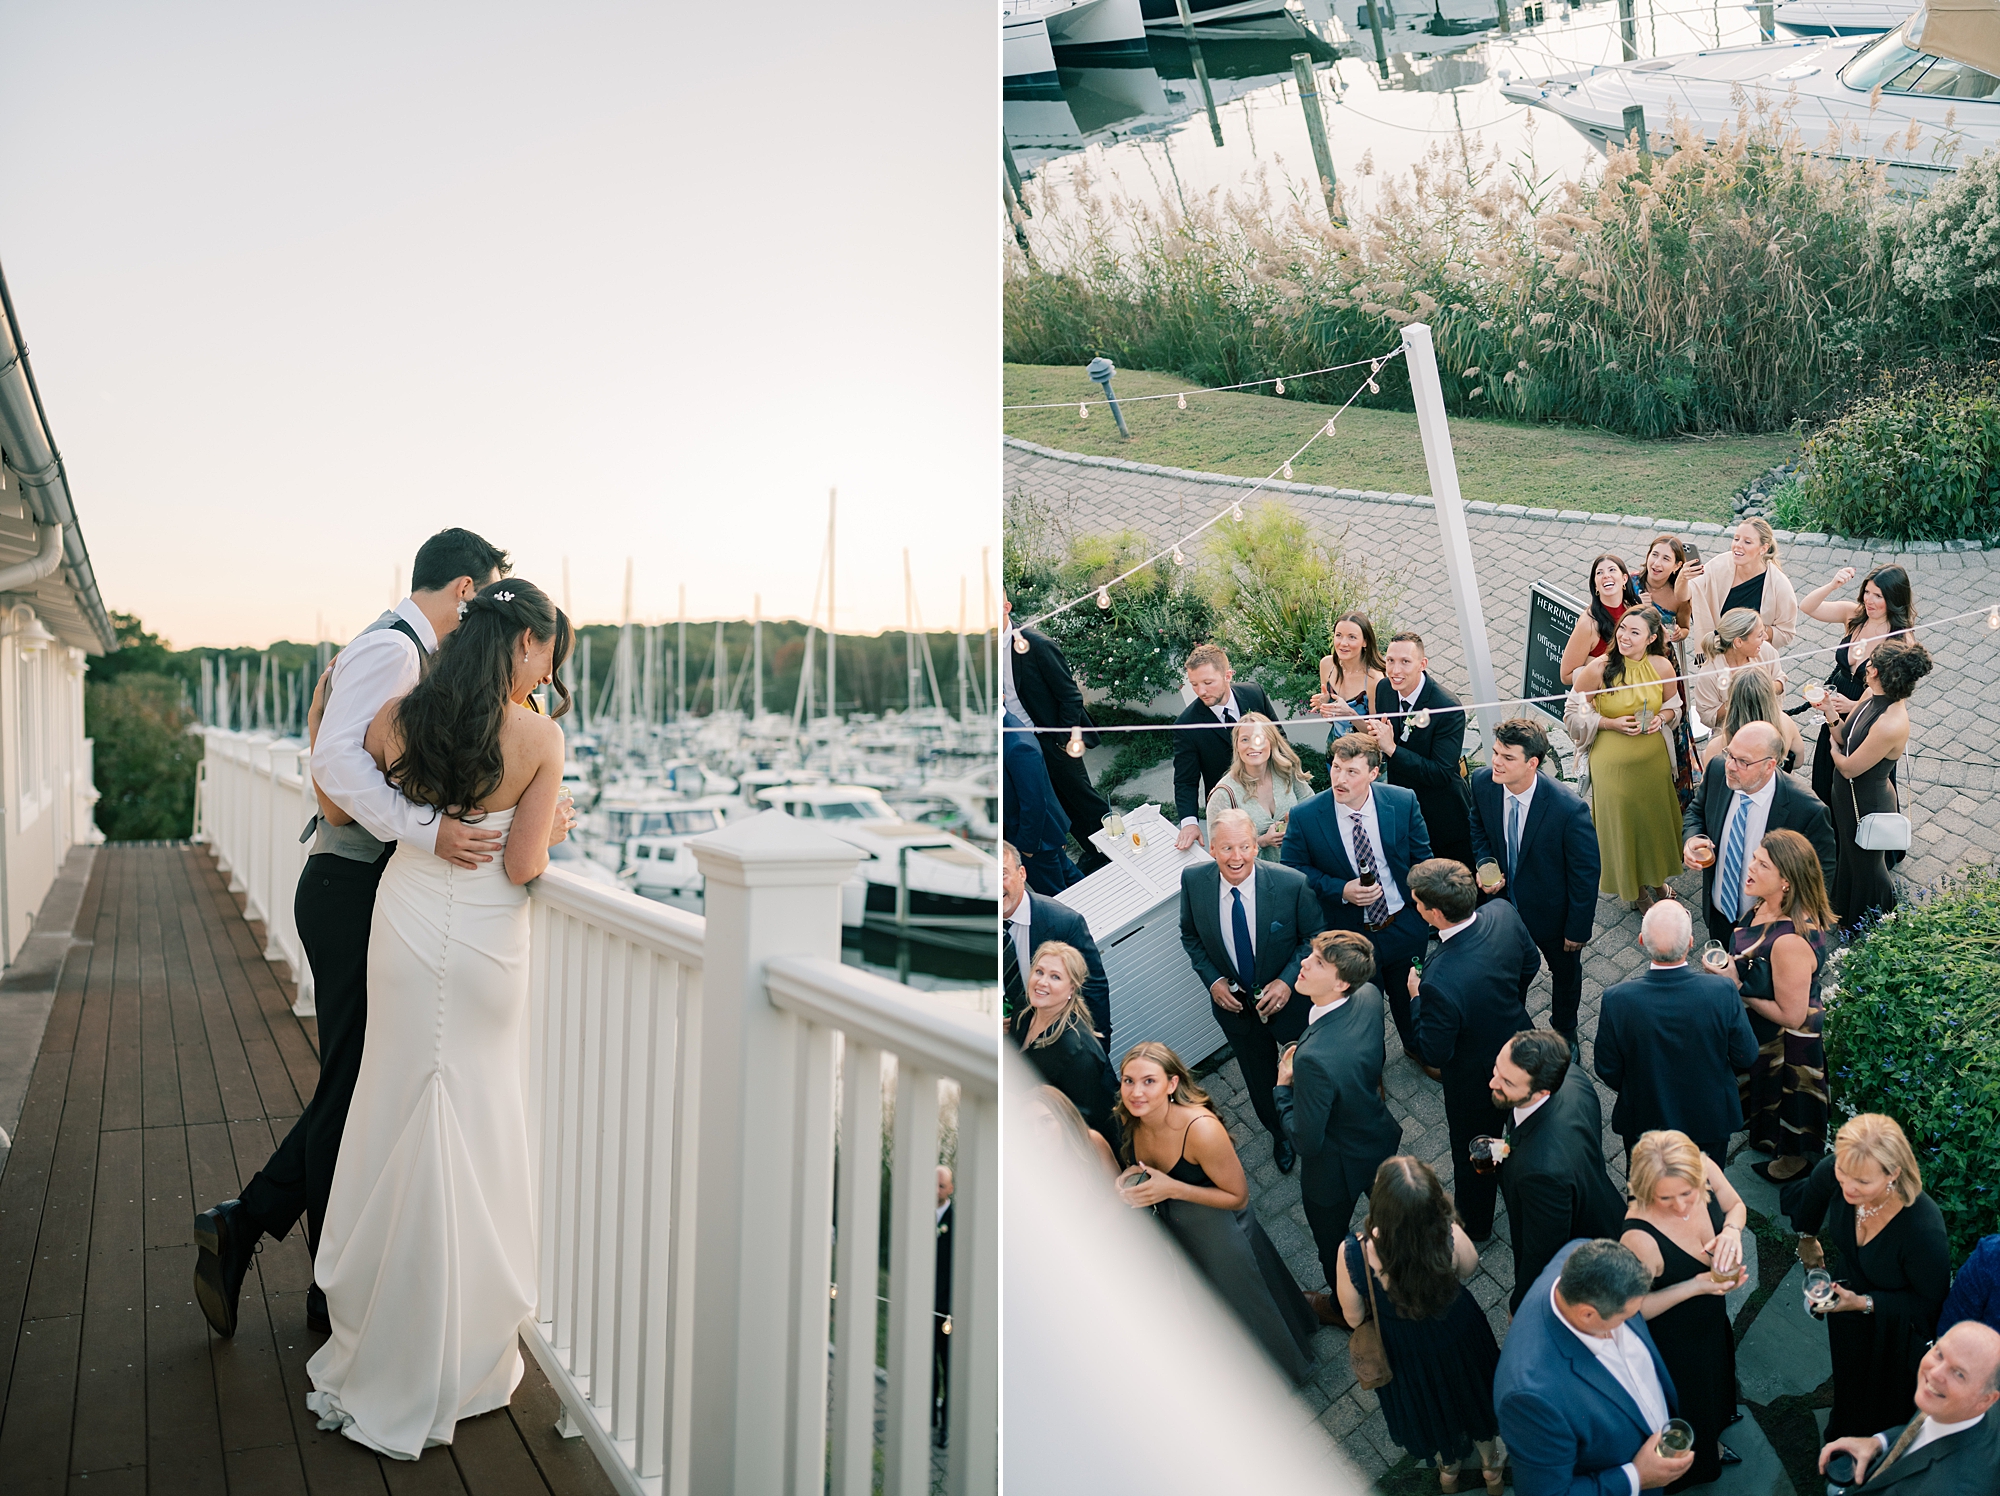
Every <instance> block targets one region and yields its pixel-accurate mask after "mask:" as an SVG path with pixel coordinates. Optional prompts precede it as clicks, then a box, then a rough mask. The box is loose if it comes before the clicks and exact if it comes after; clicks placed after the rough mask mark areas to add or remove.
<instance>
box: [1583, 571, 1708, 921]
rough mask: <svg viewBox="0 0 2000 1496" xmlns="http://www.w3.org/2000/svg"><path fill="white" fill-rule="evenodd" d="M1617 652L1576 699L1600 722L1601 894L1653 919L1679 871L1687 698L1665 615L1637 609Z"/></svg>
mask: <svg viewBox="0 0 2000 1496" xmlns="http://www.w3.org/2000/svg"><path fill="white" fill-rule="evenodd" d="M1613 645H1614V647H1613V648H1611V649H1609V650H1607V651H1606V652H1605V653H1604V654H1603V655H1601V656H1599V657H1598V658H1597V659H1594V660H1592V661H1591V662H1590V663H1589V664H1587V665H1585V666H1584V667H1583V668H1582V669H1581V670H1579V671H1577V673H1576V689H1577V690H1578V691H1580V692H1581V693H1583V696H1584V699H1585V700H1586V701H1587V702H1588V703H1589V706H1590V709H1591V710H1592V711H1593V712H1595V713H1596V714H1597V715H1598V716H1599V718H1600V719H1601V720H1600V722H1599V723H1598V728H1597V735H1596V737H1595V739H1594V740H1593V741H1592V743H1591V749H1590V811H1591V817H1592V819H1594V820H1595V821H1596V822H1597V849H1598V854H1599V857H1600V859H1601V860H1602V863H1603V867H1604V879H1603V882H1602V884H1601V885H1600V886H1601V887H1602V889H1603V891H1604V892H1605V893H1615V894H1617V895H1618V897H1619V898H1621V899H1623V900H1625V902H1626V903H1627V904H1632V903H1634V902H1635V901H1636V902H1637V904H1638V907H1639V909H1640V910H1641V911H1642V912H1643V911H1644V910H1647V909H1650V908H1652V907H1653V905H1654V904H1656V903H1658V902H1659V901H1660V900H1661V899H1670V898H1672V897H1673V890H1672V889H1670V888H1669V887H1667V879H1669V878H1671V877H1672V876H1673V875H1674V874H1675V873H1677V872H1679V871H1680V870H1681V866H1682V863H1681V807H1680V799H1679V797H1678V796H1676V795H1675V793H1674V770H1673V759H1672V757H1671V755H1670V754H1669V753H1668V751H1667V743H1668V739H1669V736H1670V735H1671V734H1672V732H1673V729H1674V724H1675V723H1676V722H1678V721H1679V720H1680V714H1681V696H1680V688H1679V686H1678V685H1677V684H1676V682H1675V681H1674V679H1673V676H1674V667H1673V661H1672V659H1671V657H1669V656H1668V654H1667V641H1666V634H1665V630H1664V626H1663V624H1662V623H1661V621H1660V615H1659V613H1658V612H1657V611H1656V610H1654V609H1652V608H1632V609H1629V610H1628V611H1627V612H1626V614H1625V616H1624V617H1622V618H1620V619H1619V620H1618V632H1617V634H1616V636H1615V638H1614V641H1613Z"/></svg>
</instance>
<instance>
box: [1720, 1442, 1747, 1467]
mask: <svg viewBox="0 0 2000 1496" xmlns="http://www.w3.org/2000/svg"><path fill="white" fill-rule="evenodd" d="M1719 1447H1720V1449H1721V1450H1722V1463H1723V1464H1725V1465H1740V1464H1742V1463H1743V1456H1742V1455H1740V1454H1738V1453H1737V1452H1736V1451H1735V1450H1733V1449H1731V1448H1730V1447H1729V1446H1728V1445H1727V1444H1724V1445H1721V1446H1719Z"/></svg>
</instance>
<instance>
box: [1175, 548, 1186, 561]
mask: <svg viewBox="0 0 2000 1496" xmlns="http://www.w3.org/2000/svg"><path fill="white" fill-rule="evenodd" d="M1174 565H1176V566H1185V565H1187V556H1186V555H1185V554H1184V553H1183V552H1182V551H1181V548H1180V547H1179V546H1175V547H1174Z"/></svg>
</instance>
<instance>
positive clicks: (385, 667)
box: [312, 597, 438, 854]
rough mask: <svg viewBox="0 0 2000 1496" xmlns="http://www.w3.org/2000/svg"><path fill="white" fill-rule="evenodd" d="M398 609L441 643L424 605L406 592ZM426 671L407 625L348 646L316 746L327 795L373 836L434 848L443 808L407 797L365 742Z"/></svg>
mask: <svg viewBox="0 0 2000 1496" xmlns="http://www.w3.org/2000/svg"><path fill="white" fill-rule="evenodd" d="M395 613H396V616H397V617H399V618H401V619H403V620H404V621H405V622H406V623H408V624H409V625H410V627H411V628H413V629H415V630H416V631H417V637H418V638H420V639H422V640H423V641H424V647H425V648H426V649H432V650H435V649H436V648H437V642H438V641H437V631H436V630H435V629H433V628H432V627H431V621H430V620H429V619H428V618H426V617H424V614H423V610H422V609H421V608H419V607H418V606H417V605H416V603H414V602H413V601H411V600H410V599H409V598H407V597H406V598H404V599H403V600H402V601H401V602H399V603H397V604H396V607H395ZM422 670H423V657H422V656H421V655H419V654H418V653H417V646H416V645H414V644H412V643H411V642H410V640H409V636H408V635H406V634H404V633H403V632H402V631H401V630H400V629H390V628H383V629H376V630H375V631H374V632H372V633H365V634H362V635H360V636H359V637H358V638H356V639H355V640H354V642H353V643H352V644H349V645H348V646H347V648H345V649H343V650H342V651H341V652H340V655H339V657H338V658H337V659H336V660H335V661H334V662H333V680H332V681H331V682H330V683H329V685H328V696H327V703H326V714H325V715H324V716H323V717H321V719H320V724H319V739H318V741H317V742H316V743H315V744H314V745H313V754H312V773H313V782H314V783H316V784H317V785H318V786H319V787H320V788H321V789H322V790H324V791H325V792H326V795H327V798H328V799H330V800H331V801H333V803H334V804H335V805H338V806H339V807H340V808H341V809H342V810H344V811H346V812H347V813H348V814H349V815H351V816H353V817H354V819H355V820H356V821H357V822H359V823H360V825H361V826H362V828H363V829H364V830H366V831H367V832H368V834H369V835H371V836H373V837H376V838H377V839H378V840H381V841H385V842H411V843H413V844H415V845H416V846H419V847H422V848H423V849H424V850H425V851H426V852H430V853H433V854H434V853H436V851H437V832H438V828H437V823H438V815H437V812H436V811H435V810H433V809H431V807H429V806H428V805H418V804H416V803H415V802H413V801H411V800H407V799H405V798H404V797H403V793H402V791H401V790H398V789H395V788H394V787H392V786H391V785H390V783H389V781H388V780H387V779H385V778H383V776H382V770H381V769H380V768H379V767H378V766H377V765H376V762H375V759H374V757H373V756H372V755H371V754H370V753H369V752H368V750H367V749H366V748H365V747H363V746H362V740H363V739H364V738H365V737H367V735H368V724H369V723H371V722H373V721H374V720H375V714H376V713H377V712H379V711H381V710H382V705H383V703H384V702H386V701H389V700H391V699H393V698H395V697H397V696H401V695H403V694H405V693H406V692H407V691H408V690H409V689H410V687H412V686H414V685H415V684H416V683H417V677H418V676H419V675H420V674H421V673H422Z"/></svg>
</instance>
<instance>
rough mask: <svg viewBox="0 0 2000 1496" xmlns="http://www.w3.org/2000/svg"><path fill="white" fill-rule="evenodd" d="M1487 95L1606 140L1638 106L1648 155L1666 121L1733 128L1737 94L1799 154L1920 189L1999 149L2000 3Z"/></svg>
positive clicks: (1951, 5) (1519, 85) (1661, 142)
mask: <svg viewBox="0 0 2000 1496" xmlns="http://www.w3.org/2000/svg"><path fill="white" fill-rule="evenodd" d="M1500 92H1501V93H1502V94H1503V95H1504V96H1505V97H1506V98H1509V99H1512V100H1513V101H1515V102H1516V103H1521V104H1532V105H1535V106H1537V107H1538V108H1542V109H1546V110H1548V111H1549V112H1550V113H1551V114H1554V115H1556V116H1557V117H1559V118H1561V119H1563V120H1566V121H1567V122H1568V123H1569V124H1571V125H1572V126H1574V127H1575V128H1576V129H1577V130H1578V131H1579V132H1581V133H1582V134H1583V136H1584V137H1585V138H1586V139H1588V140H1591V141H1593V142H1595V143H1596V144H1598V145H1600V146H1604V147H1606V148H1609V147H1611V146H1613V145H1615V144H1620V143H1622V142H1623V141H1624V139H1625V124H1624V114H1625V110H1626V109H1627V108H1628V107H1629V106H1631V105H1634V104H1637V105H1640V106H1642V107H1643V108H1644V109H1645V111H1646V126H1647V129H1648V131H1649V133H1651V135H1652V136H1653V141H1654V148H1655V149H1656V150H1657V149H1662V148H1665V147H1667V146H1669V145H1670V143H1671V142H1670V140H1669V138H1668V135H1667V132H1668V130H1669V128H1670V125H1671V122H1672V121H1673V120H1674V119H1677V118H1678V119H1684V120H1687V121H1688V122H1689V123H1691V124H1692V125H1693V126H1694V128H1695V129H1696V130H1697V131H1698V132H1699V133H1700V134H1701V136H1702V137H1703V139H1705V140H1707V141H1709V142H1711V143H1713V142H1714V141H1715V140H1716V139H1717V138H1718V136H1719V135H1720V134H1721V133H1722V132H1723V131H1724V130H1727V129H1732V128H1734V127H1735V125H1736V122H1737V119H1738V116H1739V113H1740V105H1739V103H1738V99H1739V97H1740V95H1741V94H1748V95H1750V96H1751V97H1752V98H1753V99H1758V98H1761V99H1763V100H1767V101H1768V102H1769V103H1770V104H1771V105H1773V106H1781V107H1783V108H1785V109H1786V110H1788V111H1789V114H1790V118H1791V120H1792V123H1793V124H1795V125H1796V126H1797V128H1798V130H1799V133H1800V136H1801V137H1802V139H1803V140H1804V141H1805V144H1806V146H1807V147H1808V148H1809V149H1811V150H1815V151H1818V152H1821V153H1823V154H1825V155H1826V156H1828V157H1829V158H1831V159H1834V160H1838V161H1858V162H1881V163H1884V164H1885V165H1886V166H1887V168H1888V173H1889V179H1890V181H1891V182H1892V183H1894V184H1895V185H1896V186H1898V187H1901V188H1903V189H1905V190H1911V191H1917V192H1922V191H1927V190H1928V189H1929V188H1930V187H1931V186H1933V185H1934V184H1936V183H1937V182H1938V181H1940V180H1942V179H1943V178H1944V177H1946V176H1948V175H1950V174H1952V173H1954V172H1956V171H1957V170H1958V169H1959V167H1960V166H1962V165H1963V164H1964V163H1965V162H1966V161H1968V160H1971V159H1972V158H1973V157H1975V156H1979V155H1982V154H1984V153H1985V152H1986V151H1988V150H1991V149H1992V148H1993V147H1994V146H1995V145H2000V3H1996V0H1931V3H1930V4H1928V5H1926V6H1925V7H1924V8H1923V9H1921V10H1918V11H1917V12H1916V13H1915V14H1913V15H1912V16H1910V17H1909V19H1907V20H1906V21H1904V22H1902V23H1901V24H1900V25H1898V26H1897V27H1896V29H1895V30H1893V31H1890V32H1888V33H1886V34H1884V35H1881V36H1874V37H1820V38H1813V39H1810V40H1800V41H1790V42H1768V43H1764V44H1761V45H1758V46H1749V47H1724V48H1720V49H1717V50H1712V51H1703V52H1691V53H1684V54H1682V55H1680V56H1676V57H1656V58H1651V59H1649V60H1647V61H1645V62H1627V63H1620V64H1611V65H1605V66H1599V67H1592V68H1586V69H1583V70H1581V71H1579V72H1571V73H1559V74H1555V75H1552V76H1548V77H1531V78H1521V79H1513V80H1510V79H1507V78H1506V77H1505V75H1504V74H1503V75H1502V82H1501V89H1500ZM1912 125H1915V126H1916V127H1917V128H1916V132H1915V144H1914V145H1910V144H1909V141H1910V139H1911V135H1910V130H1911V126H1912Z"/></svg>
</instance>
